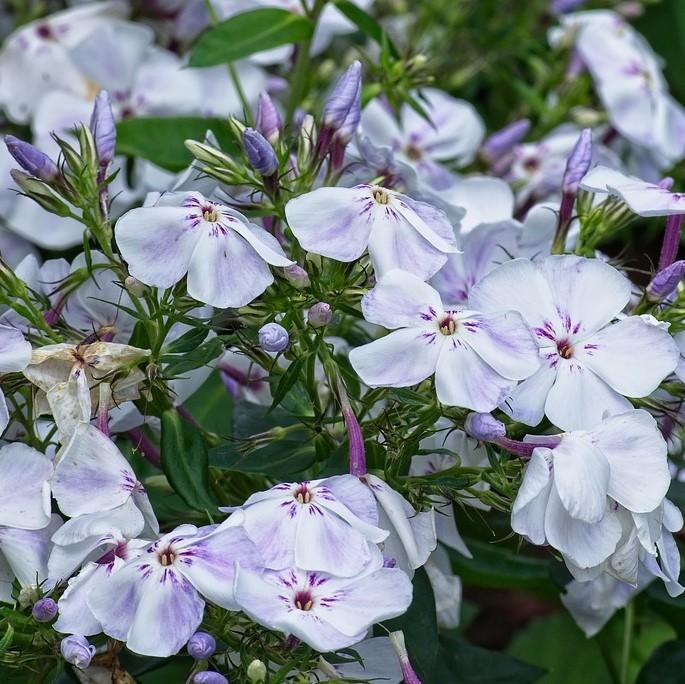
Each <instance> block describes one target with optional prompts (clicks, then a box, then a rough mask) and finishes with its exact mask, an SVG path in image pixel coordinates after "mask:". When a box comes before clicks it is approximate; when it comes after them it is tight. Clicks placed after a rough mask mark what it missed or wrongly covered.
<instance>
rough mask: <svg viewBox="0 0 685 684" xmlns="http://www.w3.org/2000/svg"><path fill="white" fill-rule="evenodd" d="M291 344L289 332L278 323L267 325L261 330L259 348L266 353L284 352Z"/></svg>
mask: <svg viewBox="0 0 685 684" xmlns="http://www.w3.org/2000/svg"><path fill="white" fill-rule="evenodd" d="M288 344H290V336H289V335H288V331H287V330H286V329H285V328H284V327H283V326H282V325H279V324H278V323H267V324H266V325H263V326H262V327H261V328H260V329H259V346H260V347H261V348H262V349H263V350H264V351H266V352H282V351H283V350H284V349H287V347H288Z"/></svg>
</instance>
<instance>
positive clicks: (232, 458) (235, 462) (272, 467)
mask: <svg viewBox="0 0 685 684" xmlns="http://www.w3.org/2000/svg"><path fill="white" fill-rule="evenodd" d="M209 459H210V464H211V465H212V466H213V467H215V468H221V469H222V470H231V471H235V472H240V473H248V474H251V475H266V476H268V477H271V478H275V479H278V480H288V479H291V478H292V477H293V476H298V477H299V476H301V475H302V472H303V471H304V470H307V468H309V467H310V466H311V465H312V464H313V463H314V461H315V459H316V452H315V450H314V446H313V445H312V444H303V442H302V440H301V439H300V440H295V439H279V440H276V441H274V442H272V443H271V444H267V445H266V446H264V447H262V448H261V449H256V450H255V451H251V452H250V453H243V452H241V451H239V450H238V449H237V447H236V445H235V444H227V445H223V446H220V447H216V448H215V449H211V450H210V452H209Z"/></svg>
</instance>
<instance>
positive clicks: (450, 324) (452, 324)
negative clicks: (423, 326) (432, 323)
mask: <svg viewBox="0 0 685 684" xmlns="http://www.w3.org/2000/svg"><path fill="white" fill-rule="evenodd" d="M438 327H439V328H440V332H441V333H442V334H443V335H454V333H455V332H457V322H456V321H455V320H454V318H452V314H447V315H446V316H444V317H443V318H442V319H441V321H440V323H438Z"/></svg>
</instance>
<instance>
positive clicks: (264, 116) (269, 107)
mask: <svg viewBox="0 0 685 684" xmlns="http://www.w3.org/2000/svg"><path fill="white" fill-rule="evenodd" d="M255 128H256V129H257V130H258V131H259V132H260V133H261V134H262V135H263V136H264V137H265V138H266V139H267V140H268V141H269V142H270V143H271V144H272V145H275V144H276V143H277V142H278V137H279V134H280V132H281V129H282V128H283V122H282V121H281V115H280V114H279V113H278V110H277V109H276V106H275V105H274V103H273V101H272V100H271V98H270V97H269V94H268V93H260V94H259V101H258V102H257V116H256V117H255Z"/></svg>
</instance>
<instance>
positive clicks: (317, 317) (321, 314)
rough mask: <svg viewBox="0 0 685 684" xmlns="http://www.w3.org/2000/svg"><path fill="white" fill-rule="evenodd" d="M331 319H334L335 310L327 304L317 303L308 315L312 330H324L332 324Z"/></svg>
mask: <svg viewBox="0 0 685 684" xmlns="http://www.w3.org/2000/svg"><path fill="white" fill-rule="evenodd" d="M331 318H333V309H331V305H330V304H327V303H326V302H317V303H316V304H314V306H313V307H312V308H311V309H309V313H308V314H307V320H308V321H309V325H311V326H312V328H323V327H324V326H326V325H328V324H329V323H330V322H331Z"/></svg>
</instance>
